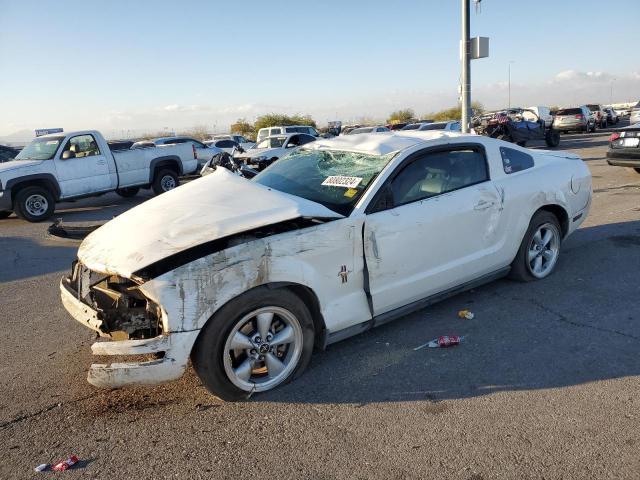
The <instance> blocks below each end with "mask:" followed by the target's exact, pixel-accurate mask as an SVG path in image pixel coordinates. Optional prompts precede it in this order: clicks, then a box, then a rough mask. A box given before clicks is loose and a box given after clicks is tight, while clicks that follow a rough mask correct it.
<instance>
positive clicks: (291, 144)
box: [284, 143, 297, 148]
mask: <svg viewBox="0 0 640 480" xmlns="http://www.w3.org/2000/svg"><path fill="white" fill-rule="evenodd" d="M293 147H297V145H294V144H293V143H289V144H287V146H286V147H284V148H293Z"/></svg>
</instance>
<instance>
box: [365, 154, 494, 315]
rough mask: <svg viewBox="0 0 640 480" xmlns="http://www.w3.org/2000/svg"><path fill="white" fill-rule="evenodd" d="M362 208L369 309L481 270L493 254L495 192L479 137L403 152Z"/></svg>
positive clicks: (381, 309)
mask: <svg viewBox="0 0 640 480" xmlns="http://www.w3.org/2000/svg"><path fill="white" fill-rule="evenodd" d="M366 211H367V217H366V220H365V230H364V242H365V259H366V263H367V269H368V275H369V290H370V294H371V298H372V302H373V309H374V314H375V315H380V314H382V313H385V312H388V311H390V310H393V309H396V308H399V307H401V306H403V305H407V304H409V303H412V302H415V301H417V300H420V299H423V298H425V297H428V296H431V295H434V294H437V293H440V292H443V291H446V290H448V289H451V288H453V287H455V286H457V285H460V284H464V283H465V282H469V281H471V280H473V279H475V278H478V277H480V276H482V275H485V274H488V273H490V272H492V271H494V270H496V269H497V268H498V265H499V262H500V261H501V260H500V259H499V250H500V247H501V244H502V241H503V240H502V238H501V237H502V236H503V233H502V232H501V229H499V228H497V226H498V224H499V219H500V215H501V212H502V199H501V196H500V194H499V191H498V189H497V188H496V187H495V186H494V185H493V183H492V182H491V180H490V178H489V168H488V164H487V158H486V153H485V150H484V148H483V147H482V145H480V144H464V145H457V146H447V147H444V148H439V149H426V150H423V151H420V152H418V153H415V154H413V155H411V156H409V157H408V158H407V159H406V160H405V161H403V162H402V164H401V165H399V166H398V167H397V168H396V170H395V171H394V173H393V174H392V175H391V176H390V177H389V179H388V180H387V181H386V183H385V185H383V187H382V188H381V189H380V190H379V191H378V194H377V195H376V196H375V197H374V199H373V200H372V202H371V204H370V206H369V207H368V208H367V210H366Z"/></svg>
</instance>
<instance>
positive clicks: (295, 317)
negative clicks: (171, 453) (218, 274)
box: [191, 287, 314, 401]
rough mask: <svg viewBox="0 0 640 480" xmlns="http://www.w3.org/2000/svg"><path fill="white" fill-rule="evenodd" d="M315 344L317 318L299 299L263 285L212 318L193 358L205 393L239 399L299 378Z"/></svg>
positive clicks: (201, 335) (292, 294)
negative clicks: (206, 391)
mask: <svg viewBox="0 0 640 480" xmlns="http://www.w3.org/2000/svg"><path fill="white" fill-rule="evenodd" d="M313 342H314V328H313V320H312V318H311V314H310V313H309V310H308V309H307V307H306V306H305V304H304V303H303V302H302V301H301V300H300V298H298V296H297V295H295V294H294V293H293V292H291V291H290V290H287V289H286V288H268V287H259V288H256V289H253V290H251V291H249V292H247V293H245V294H243V295H240V296H239V297H236V298H235V299H233V300H231V301H230V302H229V303H227V304H226V305H224V306H223V307H222V308H221V309H220V310H219V311H218V312H216V314H215V315H213V317H211V318H210V319H209V321H208V322H207V324H206V325H205V327H204V328H203V329H202V331H201V332H200V335H199V336H198V339H197V340H196V343H195V345H194V347H193V350H192V352H191V360H192V362H193V366H194V368H195V371H196V373H197V374H198V377H200V380H201V381H202V383H203V384H204V386H205V387H206V388H207V390H209V391H210V392H211V393H213V394H214V395H217V396H218V397H219V398H221V399H222V400H226V401H237V400H243V399H246V398H248V397H249V396H250V395H251V394H252V393H254V392H265V391H267V390H271V389H273V388H275V387H277V386H278V385H282V384H283V383H286V382H288V381H290V380H292V379H293V378H295V377H297V376H298V375H300V374H301V373H302V371H303V370H304V369H305V367H306V366H307V364H308V363H309V360H310V359H311V353H312V351H313Z"/></svg>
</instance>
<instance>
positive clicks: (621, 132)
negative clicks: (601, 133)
mask: <svg viewBox="0 0 640 480" xmlns="http://www.w3.org/2000/svg"><path fill="white" fill-rule="evenodd" d="M607 163H608V164H609V165H613V166H616V167H631V168H633V169H634V170H635V171H636V172H638V173H640V123H636V124H634V125H629V126H628V127H623V128H620V129H618V130H617V131H615V132H613V133H612V134H611V137H609V150H608V151H607Z"/></svg>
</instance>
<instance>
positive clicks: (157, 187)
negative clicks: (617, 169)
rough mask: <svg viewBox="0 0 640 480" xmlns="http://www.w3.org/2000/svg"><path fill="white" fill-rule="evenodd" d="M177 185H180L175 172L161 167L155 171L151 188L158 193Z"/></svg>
mask: <svg viewBox="0 0 640 480" xmlns="http://www.w3.org/2000/svg"><path fill="white" fill-rule="evenodd" d="M178 185H180V181H179V180H178V175H177V174H176V172H174V171H173V170H169V169H162V170H159V171H158V172H157V173H156V175H155V177H154V179H153V185H152V186H151V188H153V193H155V194H156V195H160V194H162V193H165V192H168V191H169V190H173V189H174V188H176V187H177V186H178Z"/></svg>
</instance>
